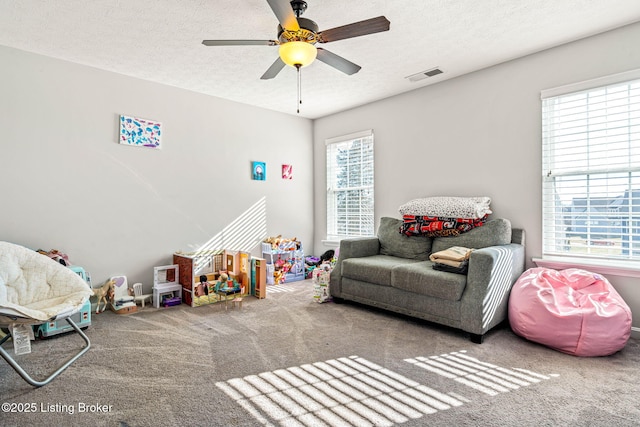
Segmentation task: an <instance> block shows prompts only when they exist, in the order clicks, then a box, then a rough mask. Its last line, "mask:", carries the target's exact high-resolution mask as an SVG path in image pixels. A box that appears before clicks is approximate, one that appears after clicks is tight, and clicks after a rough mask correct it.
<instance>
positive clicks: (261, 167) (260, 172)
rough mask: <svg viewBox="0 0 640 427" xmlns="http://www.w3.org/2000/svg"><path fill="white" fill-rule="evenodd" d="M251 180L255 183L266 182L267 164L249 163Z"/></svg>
mask: <svg viewBox="0 0 640 427" xmlns="http://www.w3.org/2000/svg"><path fill="white" fill-rule="evenodd" d="M251 179H254V180H256V181H266V180H267V164H266V163H265V162H251Z"/></svg>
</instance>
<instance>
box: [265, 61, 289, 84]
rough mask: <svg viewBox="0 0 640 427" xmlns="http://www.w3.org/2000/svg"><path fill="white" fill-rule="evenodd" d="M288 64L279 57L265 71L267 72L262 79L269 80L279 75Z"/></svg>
mask: <svg viewBox="0 0 640 427" xmlns="http://www.w3.org/2000/svg"><path fill="white" fill-rule="evenodd" d="M285 65H286V64H285V63H284V62H283V61H282V59H280V57H278V59H276V60H275V62H274V63H273V64H271V66H270V67H269V69H267V71H265V73H264V74H263V75H262V77H260V79H261V80H269V79H272V78H274V77H275V76H277V75H278V73H279V72H280V70H282V69H283V68H284V66H285Z"/></svg>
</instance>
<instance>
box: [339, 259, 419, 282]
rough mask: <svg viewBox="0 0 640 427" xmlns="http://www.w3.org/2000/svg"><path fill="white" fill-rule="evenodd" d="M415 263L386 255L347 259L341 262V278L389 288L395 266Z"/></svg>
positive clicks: (414, 261)
mask: <svg viewBox="0 0 640 427" xmlns="http://www.w3.org/2000/svg"><path fill="white" fill-rule="evenodd" d="M416 262H418V261H417V260H412V259H406V258H398V257H392V256H388V255H373V256H367V257H362V258H348V259H345V260H344V261H342V277H346V278H349V279H354V280H360V281H362V282H370V283H375V284H377V285H383V286H391V270H392V269H393V268H394V267H395V266H397V265H404V264H412V263H416Z"/></svg>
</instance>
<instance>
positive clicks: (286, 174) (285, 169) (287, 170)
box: [282, 165, 293, 179]
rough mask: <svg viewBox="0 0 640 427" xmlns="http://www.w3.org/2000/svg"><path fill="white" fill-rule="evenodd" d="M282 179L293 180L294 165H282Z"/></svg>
mask: <svg viewBox="0 0 640 427" xmlns="http://www.w3.org/2000/svg"><path fill="white" fill-rule="evenodd" d="M282 179H293V165H282Z"/></svg>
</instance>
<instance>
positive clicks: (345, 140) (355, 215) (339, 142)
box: [325, 129, 375, 243]
mask: <svg viewBox="0 0 640 427" xmlns="http://www.w3.org/2000/svg"><path fill="white" fill-rule="evenodd" d="M356 142H357V143H363V144H366V145H367V146H368V147H370V148H366V147H364V148H365V149H362V150H360V152H359V155H360V156H361V157H360V159H358V158H357V157H355V156H354V157H352V158H351V160H352V161H355V163H353V164H352V166H353V167H354V168H361V167H362V166H367V168H366V169H367V174H365V175H363V176H362V179H361V180H360V182H357V183H356V182H350V183H348V184H347V185H346V186H342V187H340V184H339V183H338V181H337V180H338V172H339V171H338V166H337V164H336V156H337V153H338V152H337V150H339V149H341V150H344V149H346V148H347V147H348V146H349V145H350V144H354V143H356ZM325 144H326V166H327V178H326V180H327V198H326V201H327V239H326V241H325V242H328V243H336V242H339V241H340V240H342V239H344V238H350V237H362V236H373V235H375V230H374V227H375V225H374V165H375V163H374V148H375V145H374V139H373V130H371V129H369V130H365V131H361V132H356V133H352V134H349V135H342V136H338V137H335V138H330V139H327V140H325ZM351 154H358V153H357V150H356V153H353V152H352V153H351ZM362 156H364V157H362ZM360 172H362V169H360ZM346 173H347V174H348V173H349V170H348V169H347V171H346ZM351 184H353V185H351ZM346 193H351V194H353V193H358V194H359V195H360V196H363V195H364V196H365V198H364V199H360V200H359V201H357V202H356V203H348V205H347V211H346V212H344V211H343V212H338V211H337V209H338V205H337V204H338V201H337V200H338V195H339V194H343V195H344V194H346Z"/></svg>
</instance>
